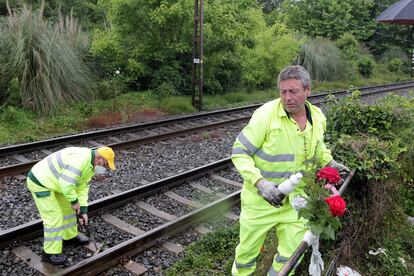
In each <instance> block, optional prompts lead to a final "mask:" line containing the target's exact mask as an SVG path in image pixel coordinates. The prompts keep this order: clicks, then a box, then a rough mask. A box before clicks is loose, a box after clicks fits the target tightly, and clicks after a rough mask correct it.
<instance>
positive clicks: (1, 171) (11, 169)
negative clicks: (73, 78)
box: [0, 82, 414, 177]
mask: <svg viewBox="0 0 414 276" xmlns="http://www.w3.org/2000/svg"><path fill="white" fill-rule="evenodd" d="M397 84H398V86H399V87H398V88H396V87H395V86H393V85H392V84H388V85H381V86H380V85H378V86H374V87H372V86H371V87H368V88H370V89H373V88H377V89H378V90H374V91H366V92H363V93H362V94H361V96H362V97H366V96H368V95H371V94H377V93H384V92H386V91H388V90H389V89H391V90H395V89H406V88H414V82H406V83H397ZM384 87H387V88H384ZM389 87H392V88H389ZM364 89H367V88H364ZM383 89H385V90H383ZM349 93H351V92H350V91H348V90H342V91H337V92H335V94H331V93H321V94H316V95H312V96H310V97H309V98H310V101H311V102H312V103H314V104H316V105H320V104H322V103H327V102H330V101H332V99H325V98H326V97H327V96H328V95H334V96H338V94H339V95H346V94H349ZM319 98H322V99H325V100H322V101H318V102H316V100H317V99H319ZM260 105H261V104H257V105H249V106H246V107H243V108H235V109H229V110H232V111H234V110H247V109H250V108H255V107H259V106H260ZM229 110H225V113H227V112H229ZM211 113H214V114H217V113H218V111H214V112H211ZM196 116H198V115H196ZM187 117H191V116H186V118H187ZM250 117H251V116H244V117H241V118H237V119H231V120H226V121H222V122H218V123H211V124H207V125H203V126H199V127H193V128H188V129H184V130H178V131H171V132H167V133H162V134H157V135H151V136H147V137H143V138H138V139H132V140H129V141H125V142H120V143H112V144H109V145H108V146H110V147H112V148H114V149H125V148H128V147H132V146H137V145H144V144H148V143H152V142H156V141H160V140H164V139H168V138H172V137H177V136H181V135H183V134H186V133H192V132H199V131H201V130H207V129H213V128H217V127H220V126H224V125H228V124H232V123H237V122H242V121H246V120H248V119H249V118H250ZM181 118H184V117H181ZM162 122H163V121H159V122H157V124H158V123H162ZM146 125H149V124H146ZM122 128H123V127H122ZM127 128H128V127H127ZM104 131H107V130H104ZM80 135H84V134H80ZM45 141H47V140H45ZM42 142H44V141H40V142H39V143H42ZM35 143H37V142H34V143H31V144H35ZM16 146H19V145H16ZM0 151H1V148H0ZM18 152H19V151H18ZM0 155H1V154H0ZM39 161H40V160H34V161H30V162H25V163H19V164H13V165H9V166H4V167H0V177H3V176H6V175H11V174H17V173H22V172H27V171H28V170H29V169H30V168H31V167H33V166H34V165H35V164H36V163H37V162H39Z"/></svg>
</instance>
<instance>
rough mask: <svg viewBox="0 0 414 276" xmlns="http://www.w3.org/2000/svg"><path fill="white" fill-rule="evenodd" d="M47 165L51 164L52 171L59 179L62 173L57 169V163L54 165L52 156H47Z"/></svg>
mask: <svg viewBox="0 0 414 276" xmlns="http://www.w3.org/2000/svg"><path fill="white" fill-rule="evenodd" d="M47 165H48V166H49V169H50V170H51V171H52V173H53V175H54V176H55V177H56V179H59V176H60V174H59V173H58V171H57V170H56V168H55V165H53V161H52V156H49V157H48V158H47Z"/></svg>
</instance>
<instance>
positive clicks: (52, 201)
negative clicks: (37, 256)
mask: <svg viewBox="0 0 414 276" xmlns="http://www.w3.org/2000/svg"><path fill="white" fill-rule="evenodd" d="M27 187H28V189H29V191H30V192H31V193H32V196H33V199H34V201H35V203H36V207H37V209H38V210H39V213H40V217H41V218H42V221H43V235H44V242H43V249H44V251H45V252H46V253H47V254H60V253H62V241H63V240H69V239H71V238H74V237H76V235H77V234H78V227H77V220H76V213H75V211H74V210H73V209H72V208H71V205H70V202H69V201H68V200H67V199H66V198H65V197H64V196H63V195H62V194H61V193H57V192H54V191H51V190H48V189H47V188H45V187H42V186H39V185H38V184H36V183H34V182H33V181H32V180H30V179H29V178H27Z"/></svg>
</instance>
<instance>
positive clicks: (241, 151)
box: [231, 148, 251, 156]
mask: <svg viewBox="0 0 414 276" xmlns="http://www.w3.org/2000/svg"><path fill="white" fill-rule="evenodd" d="M235 154H246V155H248V156H251V154H250V152H249V151H248V150H247V149H243V148H233V150H232V151H231V155H235Z"/></svg>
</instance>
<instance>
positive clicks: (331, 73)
mask: <svg viewBox="0 0 414 276" xmlns="http://www.w3.org/2000/svg"><path fill="white" fill-rule="evenodd" d="M296 63H297V64H300V65H302V66H303V67H305V68H306V69H307V70H308V72H309V74H310V75H311V78H312V79H316V80H320V81H324V80H336V79H338V78H339V77H340V76H341V74H342V72H343V69H344V61H343V59H342V56H341V50H339V48H338V47H336V46H335V44H334V43H333V42H332V41H330V40H329V39H326V38H321V37H317V38H311V39H309V40H308V41H307V42H305V43H304V44H303V45H302V47H301V52H300V54H299V57H298V59H297V61H296Z"/></svg>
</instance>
